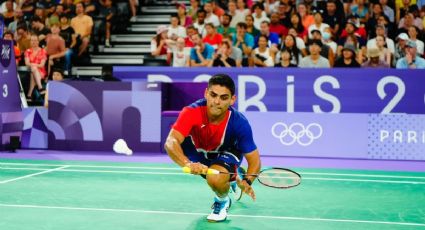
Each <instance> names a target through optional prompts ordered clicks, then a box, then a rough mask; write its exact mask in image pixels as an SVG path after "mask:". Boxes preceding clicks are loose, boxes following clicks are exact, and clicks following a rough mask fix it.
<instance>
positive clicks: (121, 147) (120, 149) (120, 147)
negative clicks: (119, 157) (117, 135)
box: [113, 139, 133, 156]
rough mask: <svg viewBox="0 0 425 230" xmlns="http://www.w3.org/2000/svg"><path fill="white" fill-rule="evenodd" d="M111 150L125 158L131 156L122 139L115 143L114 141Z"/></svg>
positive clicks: (131, 152)
mask: <svg viewBox="0 0 425 230" xmlns="http://www.w3.org/2000/svg"><path fill="white" fill-rule="evenodd" d="M113 149H114V152H116V153H118V154H124V155H127V156H130V155H132V154H133V150H131V149H130V148H129V147H128V146H127V143H126V142H125V140H123V139H118V140H117V141H115V143H114V146H113Z"/></svg>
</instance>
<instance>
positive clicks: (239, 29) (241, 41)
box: [232, 22, 254, 66]
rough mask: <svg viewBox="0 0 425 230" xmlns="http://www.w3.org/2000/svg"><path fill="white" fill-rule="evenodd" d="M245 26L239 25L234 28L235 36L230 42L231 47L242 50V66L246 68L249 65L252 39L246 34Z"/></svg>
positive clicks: (252, 46)
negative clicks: (231, 42) (231, 43)
mask: <svg viewBox="0 0 425 230" xmlns="http://www.w3.org/2000/svg"><path fill="white" fill-rule="evenodd" d="M246 29H247V24H246V23H243V22H241V23H239V24H238V25H237V26H236V34H235V35H233V37H232V41H233V46H235V47H238V48H239V49H240V50H242V53H243V60H242V65H243V66H248V65H249V63H248V62H249V60H248V59H249V58H250V56H251V51H252V49H253V48H254V37H253V36H252V35H251V34H249V33H247V31H246Z"/></svg>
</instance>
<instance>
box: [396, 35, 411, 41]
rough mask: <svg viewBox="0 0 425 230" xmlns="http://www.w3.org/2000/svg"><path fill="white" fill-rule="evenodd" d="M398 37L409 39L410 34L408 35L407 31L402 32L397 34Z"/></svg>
mask: <svg viewBox="0 0 425 230" xmlns="http://www.w3.org/2000/svg"><path fill="white" fill-rule="evenodd" d="M397 38H398V39H401V40H409V36H407V34H406V33H401V34H399V35H398V36H397Z"/></svg>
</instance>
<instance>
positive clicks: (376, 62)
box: [362, 48, 390, 68]
mask: <svg viewBox="0 0 425 230" xmlns="http://www.w3.org/2000/svg"><path fill="white" fill-rule="evenodd" d="M379 55H380V54H379V50H378V49H377V48H372V49H368V50H367V57H368V60H367V61H366V62H364V63H363V64H362V67H363V68H390V65H388V63H386V62H385V61H384V60H382V59H380V58H379Z"/></svg>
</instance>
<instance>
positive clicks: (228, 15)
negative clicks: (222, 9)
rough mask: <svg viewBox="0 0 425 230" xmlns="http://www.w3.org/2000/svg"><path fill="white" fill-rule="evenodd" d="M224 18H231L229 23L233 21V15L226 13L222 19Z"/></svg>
mask: <svg viewBox="0 0 425 230" xmlns="http://www.w3.org/2000/svg"><path fill="white" fill-rule="evenodd" d="M224 16H226V17H229V21H232V18H233V17H232V15H230V14H228V13H225V14H223V16H222V17H224Z"/></svg>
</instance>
